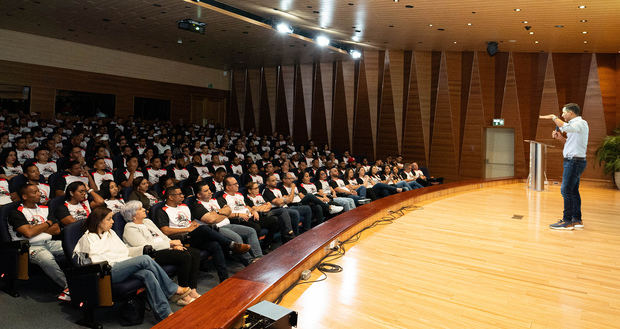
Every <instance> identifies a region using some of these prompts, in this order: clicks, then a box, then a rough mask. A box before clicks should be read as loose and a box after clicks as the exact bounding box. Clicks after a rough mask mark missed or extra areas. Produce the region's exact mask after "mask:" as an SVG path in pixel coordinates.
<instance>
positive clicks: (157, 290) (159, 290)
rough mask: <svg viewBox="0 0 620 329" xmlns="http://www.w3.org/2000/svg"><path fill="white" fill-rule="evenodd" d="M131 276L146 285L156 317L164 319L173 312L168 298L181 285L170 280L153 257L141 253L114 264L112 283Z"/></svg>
mask: <svg viewBox="0 0 620 329" xmlns="http://www.w3.org/2000/svg"><path fill="white" fill-rule="evenodd" d="M129 277H134V278H136V279H139V280H140V281H142V282H143V283H144V285H145V286H146V295H147V298H148V300H149V304H151V307H152V308H153V312H154V313H155V317H157V318H158V319H159V320H162V319H165V318H166V317H167V316H168V315H169V314H170V313H172V310H170V304H168V298H170V297H172V295H174V294H175V293H176V292H177V289H178V288H179V286H178V285H177V284H176V283H174V282H172V280H170V278H169V277H168V274H166V272H165V271H164V270H163V269H162V268H161V267H160V266H159V265H158V264H157V263H155V261H154V260H153V258H151V257H149V256H146V255H141V256H138V257H134V258H130V259H128V260H125V261H122V262H120V263H116V264H114V266H112V283H118V282H122V281H124V280H126V279H127V278H129Z"/></svg>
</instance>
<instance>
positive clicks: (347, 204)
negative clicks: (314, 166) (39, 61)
mask: <svg viewBox="0 0 620 329" xmlns="http://www.w3.org/2000/svg"><path fill="white" fill-rule="evenodd" d="M332 154H333V153H332ZM334 169H335V168H334ZM309 177H310V174H308V180H309ZM304 183H305V182H304ZM314 185H316V189H317V193H316V196H317V197H318V198H326V199H329V200H331V202H333V203H335V204H337V205H339V206H341V207H343V208H344V211H349V210H351V209H355V201H354V200H353V199H351V198H346V197H339V196H338V195H337V194H336V191H335V190H334V188H333V187H331V185H330V184H329V181H328V180H327V171H325V170H321V171H319V179H317V180H316V181H315V182H314Z"/></svg>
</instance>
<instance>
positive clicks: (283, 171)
mask: <svg viewBox="0 0 620 329" xmlns="http://www.w3.org/2000/svg"><path fill="white" fill-rule="evenodd" d="M290 168H291V163H290V162H289V161H288V160H286V161H284V162H283V163H282V165H281V169H280V173H279V174H280V177H284V176H286V175H287V174H291V175H293V176H292V177H293V181H297V180H299V179H300V177H298V176H297V175H296V174H295V173H294V172H293V171H291V169H290Z"/></svg>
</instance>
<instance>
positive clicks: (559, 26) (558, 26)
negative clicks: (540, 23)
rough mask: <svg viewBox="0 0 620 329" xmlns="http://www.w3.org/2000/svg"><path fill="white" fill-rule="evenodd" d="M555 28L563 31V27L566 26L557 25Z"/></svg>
mask: <svg viewBox="0 0 620 329" xmlns="http://www.w3.org/2000/svg"><path fill="white" fill-rule="evenodd" d="M555 27H557V28H559V29H561V28H563V27H564V25H556V26H555Z"/></svg>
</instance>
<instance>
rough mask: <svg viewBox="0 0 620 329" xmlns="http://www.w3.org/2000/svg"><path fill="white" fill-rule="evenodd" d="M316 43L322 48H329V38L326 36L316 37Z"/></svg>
mask: <svg viewBox="0 0 620 329" xmlns="http://www.w3.org/2000/svg"><path fill="white" fill-rule="evenodd" d="M316 43H317V44H318V45H319V46H321V47H327V46H329V38H328V37H326V36H324V35H319V36H318V37H316Z"/></svg>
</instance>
